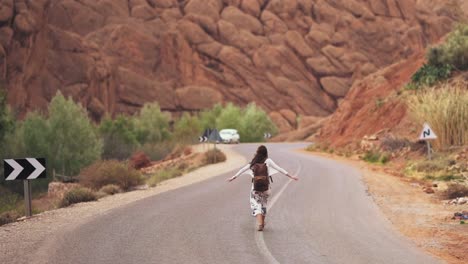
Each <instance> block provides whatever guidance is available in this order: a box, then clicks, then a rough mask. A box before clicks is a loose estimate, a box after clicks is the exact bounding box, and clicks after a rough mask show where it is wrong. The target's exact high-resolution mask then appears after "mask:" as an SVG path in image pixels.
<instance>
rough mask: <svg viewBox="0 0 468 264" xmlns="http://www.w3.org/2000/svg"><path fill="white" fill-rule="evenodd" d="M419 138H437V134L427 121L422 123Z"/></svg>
mask: <svg viewBox="0 0 468 264" xmlns="http://www.w3.org/2000/svg"><path fill="white" fill-rule="evenodd" d="M419 139H420V140H428V139H437V135H436V134H435V133H434V130H432V128H431V127H430V126H429V124H428V123H424V127H423V130H422V131H421V135H419Z"/></svg>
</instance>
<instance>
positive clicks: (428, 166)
mask: <svg viewBox="0 0 468 264" xmlns="http://www.w3.org/2000/svg"><path fill="white" fill-rule="evenodd" d="M449 165H450V164H449V160H447V159H433V160H424V161H420V162H418V163H416V164H414V169H415V170H416V171H419V172H437V171H443V170H445V169H446V168H447V167H448V166H449Z"/></svg>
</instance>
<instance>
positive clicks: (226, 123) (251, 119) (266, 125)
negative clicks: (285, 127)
mask: <svg viewBox="0 0 468 264" xmlns="http://www.w3.org/2000/svg"><path fill="white" fill-rule="evenodd" d="M200 123H201V128H202V130H203V129H207V128H215V127H216V128H218V130H221V129H227V128H232V129H237V131H238V132H239V135H240V140H241V141H242V142H262V141H264V140H265V139H264V134H265V133H270V134H272V135H275V134H276V133H277V131H278V129H277V127H276V126H275V124H274V123H273V122H272V121H271V119H270V117H269V116H268V114H267V113H266V112H265V111H263V110H262V109H261V108H259V107H257V106H256V105H255V103H252V104H249V105H248V106H247V107H246V108H244V109H242V108H240V107H238V106H235V105H234V104H232V103H229V104H227V105H226V106H225V107H221V106H220V105H216V106H214V107H213V108H212V109H211V110H208V111H204V112H202V113H201V114H200Z"/></svg>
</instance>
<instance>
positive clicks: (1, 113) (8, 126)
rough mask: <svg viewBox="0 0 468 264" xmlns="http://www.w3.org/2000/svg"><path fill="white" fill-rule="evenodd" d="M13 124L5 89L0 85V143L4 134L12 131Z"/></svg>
mask: <svg viewBox="0 0 468 264" xmlns="http://www.w3.org/2000/svg"><path fill="white" fill-rule="evenodd" d="M13 126H14V120H13V118H12V116H11V112H10V111H9V109H8V105H7V95H6V91H5V90H4V88H3V87H1V86H0V144H1V143H3V140H4V138H5V136H6V135H7V134H8V133H9V132H11V131H12V129H13ZM2 145H3V144H2Z"/></svg>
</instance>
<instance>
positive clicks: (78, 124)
mask: <svg viewBox="0 0 468 264" xmlns="http://www.w3.org/2000/svg"><path fill="white" fill-rule="evenodd" d="M48 124H49V131H50V133H49V137H48V140H47V142H48V143H49V144H48V146H49V147H48V148H49V151H50V155H49V157H48V162H50V165H51V167H52V168H54V169H56V170H57V172H59V173H61V174H64V175H76V174H78V173H79V172H80V170H81V168H83V167H86V166H88V165H89V164H91V163H93V162H94V161H96V160H98V159H99V158H100V157H101V153H102V142H101V140H100V138H99V137H98V135H97V134H96V133H95V129H94V127H93V125H92V123H91V120H90V119H89V117H88V113H87V112H86V109H84V108H83V107H82V106H81V105H79V104H76V103H75V102H73V100H72V99H71V98H70V99H65V97H64V96H63V95H62V94H61V93H60V92H59V93H57V95H56V96H55V97H54V98H53V99H52V101H51V102H50V104H49V118H48Z"/></svg>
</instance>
